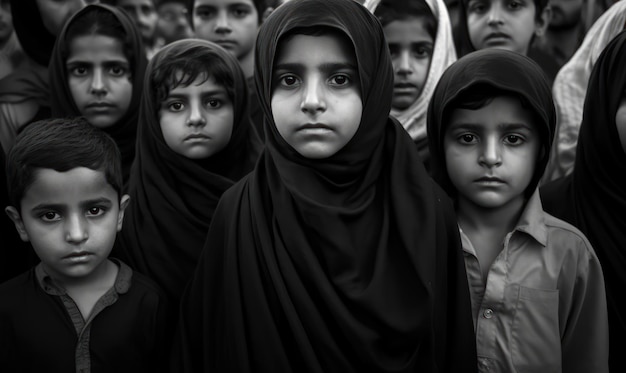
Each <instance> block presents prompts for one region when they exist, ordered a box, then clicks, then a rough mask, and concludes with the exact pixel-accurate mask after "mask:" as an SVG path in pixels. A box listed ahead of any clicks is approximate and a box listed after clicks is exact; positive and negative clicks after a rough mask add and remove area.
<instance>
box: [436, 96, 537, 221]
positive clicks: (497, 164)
mask: <svg viewBox="0 0 626 373" xmlns="http://www.w3.org/2000/svg"><path fill="white" fill-rule="evenodd" d="M449 123H450V125H449V127H448V129H447V130H446V133H445V137H444V149H445V160H446V167H447V169H448V175H449V177H450V180H451V181H452V184H453V185H454V187H455V188H456V190H457V192H458V198H459V201H460V202H467V203H469V204H470V205H473V206H478V207H481V208H488V209H497V208H502V207H505V206H510V205H511V204H512V203H515V202H520V201H523V199H524V191H525V190H526V188H527V187H528V185H529V184H530V181H531V179H532V177H533V175H534V171H535V164H536V160H537V157H538V156H539V151H540V147H541V140H540V138H539V134H538V132H537V130H536V129H535V124H534V120H533V115H532V113H531V112H530V111H529V110H527V109H525V108H523V107H522V105H521V103H520V101H519V99H517V98H514V97H508V96H499V97H496V98H494V99H493V100H492V101H491V102H490V103H488V104H487V105H485V106H483V107H482V108H480V109H478V110H467V109H460V108H459V109H455V110H454V111H453V112H452V115H451V117H450V121H449Z"/></svg>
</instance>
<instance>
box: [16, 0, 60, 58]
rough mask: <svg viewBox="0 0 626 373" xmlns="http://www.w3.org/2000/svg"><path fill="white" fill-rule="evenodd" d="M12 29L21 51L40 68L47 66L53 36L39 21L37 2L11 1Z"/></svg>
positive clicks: (27, 0)
mask: <svg viewBox="0 0 626 373" xmlns="http://www.w3.org/2000/svg"><path fill="white" fill-rule="evenodd" d="M10 2H11V15H12V16H13V28H14V29H15V34H16V35H17V38H18V40H19V41H20V45H21V46H22V49H23V50H24V52H26V54H27V55H28V57H30V58H32V59H33V60H34V61H35V62H37V63H38V64H39V65H41V66H48V63H49V62H50V56H51V55H52V48H53V47H54V41H55V36H54V35H53V34H51V33H50V31H48V29H47V28H46V27H45V26H44V24H43V20H42V19H41V13H40V12H39V7H38V6H37V0H11V1H10Z"/></svg>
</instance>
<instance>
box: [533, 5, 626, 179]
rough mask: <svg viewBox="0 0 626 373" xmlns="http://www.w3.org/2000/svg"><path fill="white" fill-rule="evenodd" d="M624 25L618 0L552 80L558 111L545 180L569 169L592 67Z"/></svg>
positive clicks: (625, 17)
mask: <svg viewBox="0 0 626 373" xmlns="http://www.w3.org/2000/svg"><path fill="white" fill-rule="evenodd" d="M625 24H626V1H624V2H622V1H618V2H617V3H615V4H614V5H613V6H611V7H610V8H609V9H607V11H606V12H604V14H602V16H601V17H600V18H598V20H597V21H596V22H595V23H594V24H593V26H592V27H591V28H590V29H589V31H588V32H587V34H586V36H585V39H584V40H583V42H582V44H581V45H580V47H579V48H578V50H577V51H576V53H575V54H574V56H572V58H571V59H570V60H569V61H568V62H567V63H566V64H565V66H563V68H562V69H561V70H560V71H559V73H558V75H557V76H556V78H555V79H554V85H553V87H552V92H553V93H554V101H555V104H556V110H557V127H556V134H555V135H554V145H553V146H552V154H551V156H550V162H549V163H548V167H547V168H546V172H545V175H544V177H543V180H544V182H548V181H551V180H556V179H558V178H561V177H563V176H566V175H569V174H570V173H571V172H572V168H573V166H574V159H575V158H576V142H577V141H578V131H579V129H580V123H581V122H582V118H583V106H584V103H585V94H586V92H587V84H588V83H589V76H590V75H591V70H592V69H593V66H594V65H595V63H596V60H597V59H598V57H599V56H600V54H601V53H602V51H603V50H604V48H605V47H606V45H607V44H608V43H609V42H610V41H611V40H613V38H614V37H615V36H616V35H617V34H619V33H620V32H621V31H623V30H624V25H625Z"/></svg>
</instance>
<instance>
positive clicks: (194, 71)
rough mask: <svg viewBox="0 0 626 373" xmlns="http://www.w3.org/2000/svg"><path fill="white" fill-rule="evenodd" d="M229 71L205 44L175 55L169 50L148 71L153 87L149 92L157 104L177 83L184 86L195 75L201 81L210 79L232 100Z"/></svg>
mask: <svg viewBox="0 0 626 373" xmlns="http://www.w3.org/2000/svg"><path fill="white" fill-rule="evenodd" d="M216 48H218V47H217V46H216ZM231 71H232V69H231V68H230V67H229V66H228V64H227V62H226V61H224V59H223V57H222V56H221V55H219V54H218V53H216V52H215V51H214V50H213V49H210V48H207V47H205V46H193V47H190V48H187V49H185V50H181V51H180V52H179V53H177V54H173V53H171V54H169V55H168V57H167V58H166V59H163V60H162V61H161V63H160V64H159V65H158V66H156V67H155V68H154V69H152V71H151V72H150V77H149V79H150V84H151V86H152V87H154V90H153V92H151V94H152V95H153V97H152V98H153V102H155V103H156V104H157V105H160V104H161V103H162V102H163V101H165V100H166V99H167V97H168V96H169V93H170V91H171V90H173V89H174V88H176V87H180V86H182V87H187V86H189V85H190V84H192V83H193V82H194V81H195V80H196V78H198V77H200V78H201V79H202V81H201V83H204V82H205V81H207V80H209V79H211V78H212V79H213V80H214V81H215V83H216V84H218V85H221V86H222V87H224V89H225V90H226V93H227V94H228V97H229V98H230V99H231V100H234V99H235V97H234V95H235V91H234V89H233V87H234V84H235V80H234V77H233V75H232V72H231Z"/></svg>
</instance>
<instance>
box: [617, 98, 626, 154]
mask: <svg viewBox="0 0 626 373" xmlns="http://www.w3.org/2000/svg"><path fill="white" fill-rule="evenodd" d="M615 124H616V126H617V133H618V134H619V139H620V141H621V142H622V148H624V152H626V96H622V100H621V101H620V103H619V107H618V108H617V113H616V114H615Z"/></svg>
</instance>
